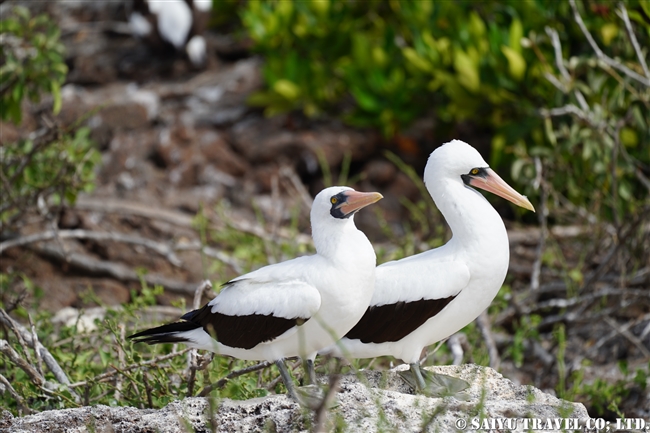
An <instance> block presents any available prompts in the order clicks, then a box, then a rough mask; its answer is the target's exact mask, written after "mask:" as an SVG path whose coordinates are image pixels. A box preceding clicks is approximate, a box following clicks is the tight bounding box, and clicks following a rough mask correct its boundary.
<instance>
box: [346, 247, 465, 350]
mask: <svg viewBox="0 0 650 433" xmlns="http://www.w3.org/2000/svg"><path fill="white" fill-rule="evenodd" d="M414 259H415V257H413V258H409V259H405V260H399V261H396V262H390V263H386V264H384V265H381V266H379V267H377V271H376V272H377V274H376V278H377V279H376V283H375V294H374V296H373V299H372V301H371V303H370V306H369V307H368V309H367V310H366V312H365V313H364V315H363V317H362V318H361V320H359V322H358V323H357V324H356V325H355V326H354V327H353V328H352V329H351V330H350V331H349V332H348V333H347V334H346V338H348V339H350V340H360V341H361V342H362V343H375V344H381V343H386V342H395V341H399V340H401V339H402V338H404V337H406V336H407V335H409V334H410V333H412V332H413V331H415V330H416V329H417V328H419V327H420V326H422V324H423V323H425V322H426V321H427V320H429V319H431V318H432V317H435V316H436V315H437V314H439V313H440V312H441V311H442V310H443V309H444V308H445V307H446V306H447V305H448V304H449V303H450V302H451V301H452V300H453V299H454V298H455V297H456V296H457V295H458V293H460V291H461V290H462V289H463V288H465V287H466V286H467V283H468V282H469V270H468V269H467V266H466V265H464V264H463V263H462V262H459V261H447V262H440V261H432V260H417V259H416V260H414Z"/></svg>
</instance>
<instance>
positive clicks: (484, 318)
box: [476, 310, 501, 370]
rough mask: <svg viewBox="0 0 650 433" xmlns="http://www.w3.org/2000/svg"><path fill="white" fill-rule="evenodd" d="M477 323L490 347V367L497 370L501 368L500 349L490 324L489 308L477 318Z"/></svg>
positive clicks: (488, 347)
mask: <svg viewBox="0 0 650 433" xmlns="http://www.w3.org/2000/svg"><path fill="white" fill-rule="evenodd" d="M476 324H477V325H478V327H479V329H480V330H481V335H483V341H485V345H486V346H487V349H488V354H489V356H490V367H491V368H494V369H495V370H498V369H499V366H500V365H501V358H500V357H499V349H497V345H496V343H495V342H494V337H493V336H492V328H491V326H490V318H489V317H488V315H487V310H486V311H483V312H482V313H481V314H479V316H478V317H477V318H476Z"/></svg>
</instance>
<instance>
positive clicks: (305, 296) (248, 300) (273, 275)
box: [209, 256, 321, 320]
mask: <svg viewBox="0 0 650 433" xmlns="http://www.w3.org/2000/svg"><path fill="white" fill-rule="evenodd" d="M314 259H315V257H314V256H308V257H299V258H297V259H293V260H289V261H286V262H282V263H278V264H276V265H272V266H266V267H264V268H261V269H258V270H256V271H253V272H250V273H248V274H245V275H242V276H240V277H237V278H235V279H233V280H231V281H229V282H228V283H226V284H225V285H224V286H225V287H224V288H223V290H221V293H219V295H218V296H217V297H216V298H214V299H213V300H212V301H210V303H209V305H210V306H212V311H213V312H219V313H223V314H227V315H237V316H241V315H249V314H261V315H273V316H276V317H283V318H286V319H295V318H301V319H303V320H306V319H309V318H310V317H311V316H312V315H313V314H315V313H316V311H318V309H319V308H320V303H321V296H320V292H319V291H318V289H317V288H316V287H315V286H314V285H313V284H311V283H310V282H309V281H318V279H317V278H316V279H314V278H308V277H307V275H308V274H309V272H310V271H313V272H317V271H318V268H317V267H316V266H314V264H315V263H314V262H315V260H314Z"/></svg>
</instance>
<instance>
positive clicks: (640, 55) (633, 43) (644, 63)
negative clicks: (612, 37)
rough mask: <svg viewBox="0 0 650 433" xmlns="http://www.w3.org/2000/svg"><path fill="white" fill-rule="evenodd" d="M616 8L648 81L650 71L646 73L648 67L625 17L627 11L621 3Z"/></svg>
mask: <svg viewBox="0 0 650 433" xmlns="http://www.w3.org/2000/svg"><path fill="white" fill-rule="evenodd" d="M618 7H619V10H618V11H617V15H618V16H619V17H621V19H622V20H623V22H624V23H625V28H626V29H627V34H628V35H629V37H630V41H632V46H633V47H634V51H635V52H636V56H637V57H638V58H639V63H640V64H641V67H642V68H643V72H644V73H645V76H646V77H647V78H649V79H650V71H648V65H647V64H646V61H645V56H644V55H643V52H641V46H640V45H639V41H637V40H636V35H635V34H634V29H633V28H632V23H631V22H630V17H629V16H628V15H627V9H626V8H625V5H624V4H623V3H619V4H618Z"/></svg>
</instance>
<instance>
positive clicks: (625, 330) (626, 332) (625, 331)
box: [605, 314, 650, 358]
mask: <svg viewBox="0 0 650 433" xmlns="http://www.w3.org/2000/svg"><path fill="white" fill-rule="evenodd" d="M644 318H648V319H650V314H646V315H645V316H644ZM635 322H636V321H633V322H632V323H635ZM605 323H607V324H608V325H609V326H611V327H612V328H614V330H615V331H616V332H617V333H619V334H620V335H622V336H623V337H625V338H627V339H628V340H629V341H630V342H631V343H632V344H634V345H635V346H636V347H637V348H638V349H639V351H641V353H642V354H643V356H645V357H646V358H650V351H649V350H648V349H646V347H645V346H644V345H643V342H642V341H641V340H639V339H638V338H637V337H636V336H635V335H634V334H632V333H631V332H630V328H631V326H629V325H630V322H628V323H626V324H625V325H623V326H619V324H618V323H616V321H615V320H613V319H612V318H611V317H605Z"/></svg>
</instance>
